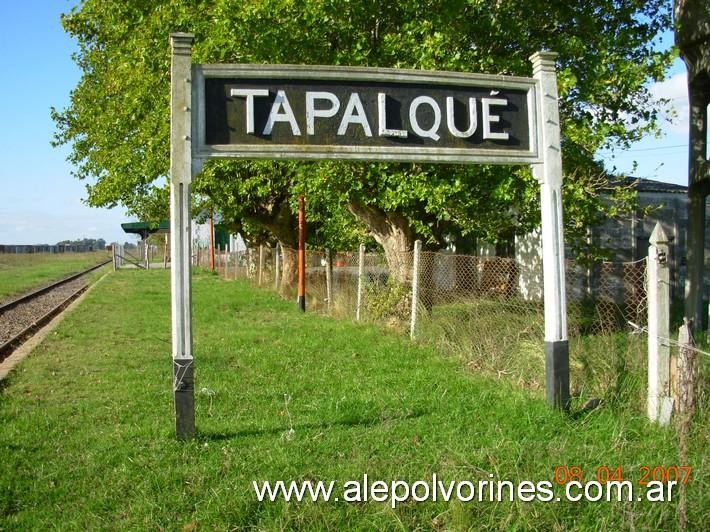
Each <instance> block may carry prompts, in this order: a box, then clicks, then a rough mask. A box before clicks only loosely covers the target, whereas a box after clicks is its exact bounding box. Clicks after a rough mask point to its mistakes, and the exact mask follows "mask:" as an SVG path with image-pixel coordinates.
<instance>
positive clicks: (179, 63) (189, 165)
mask: <svg viewBox="0 0 710 532" xmlns="http://www.w3.org/2000/svg"><path fill="white" fill-rule="evenodd" d="M192 40H193V36H192V35H190V34H186V33H173V34H171V35H170V44H171V48H172V61H171V67H170V238H171V244H172V245H171V248H172V251H173V264H172V268H171V269H170V288H171V295H172V297H171V320H172V356H173V391H174V394H175V433H176V436H177V438H178V439H186V438H192V437H193V436H194V435H195V400H194V376H193V373H194V364H193V359H192V286H191V277H190V183H191V182H192V175H193V172H194V171H195V168H196V166H195V165H194V164H193V160H192V144H191V140H190V139H191V138H192V124H191V122H192V117H191V116H190V109H191V107H192V82H191V78H192V75H191V70H192Z"/></svg>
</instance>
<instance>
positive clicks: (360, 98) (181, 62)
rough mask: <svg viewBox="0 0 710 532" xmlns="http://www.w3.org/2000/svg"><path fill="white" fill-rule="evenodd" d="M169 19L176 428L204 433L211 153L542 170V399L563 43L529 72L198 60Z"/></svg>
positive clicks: (558, 256) (559, 395)
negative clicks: (198, 236) (199, 225)
mask: <svg viewBox="0 0 710 532" xmlns="http://www.w3.org/2000/svg"><path fill="white" fill-rule="evenodd" d="M192 40H193V36H192V35H190V34H185V33H174V34H171V36H170V42H171V46H172V67H171V101H170V111H171V120H170V210H171V216H170V230H171V247H172V251H173V261H172V270H171V290H172V331H173V332H172V337H173V376H174V392H175V415H176V431H177V437H178V438H189V437H192V436H193V435H194V433H195V413H194V383H193V375H194V362H193V356H192V316H191V282H190V208H189V207H190V183H191V181H192V177H193V176H194V175H196V174H197V173H198V172H199V170H200V168H201V164H202V162H203V161H204V160H205V159H208V158H213V157H217V158H243V159H336V160H363V161H409V162H413V161H421V162H448V163H459V164H476V163H481V164H529V165H532V167H533V171H534V174H535V177H536V178H537V179H538V181H539V182H540V201H541V211H542V242H543V277H544V285H545V286H544V292H545V355H546V356H545V367H546V369H545V371H546V385H547V399H548V402H549V403H550V404H551V405H554V406H556V407H559V408H567V406H568V402H569V360H568V359H569V355H568V347H567V320H566V303H565V266H564V238H563V233H562V198H561V186H562V159H561V150H560V130H559V112H558V104H557V81H556V73H555V64H554V60H555V57H556V54H554V53H550V52H539V53H536V54H535V55H533V56H532V57H531V58H530V59H531V61H532V63H533V72H534V78H517V77H506V76H489V75H480V74H464V73H455V72H423V71H414V70H395V69H373V68H343V67H323V66H310V65H309V66H294V65H277V66H274V65H193V64H192V59H191V57H192V55H191V47H192Z"/></svg>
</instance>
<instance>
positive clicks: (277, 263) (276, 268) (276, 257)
mask: <svg viewBox="0 0 710 532" xmlns="http://www.w3.org/2000/svg"><path fill="white" fill-rule="evenodd" d="M280 262H281V261H279V243H278V242H277V243H276V245H275V246H274V290H276V291H277V292H278V291H279V275H280V273H281V264H280Z"/></svg>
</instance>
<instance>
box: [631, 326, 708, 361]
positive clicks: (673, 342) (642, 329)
mask: <svg viewBox="0 0 710 532" xmlns="http://www.w3.org/2000/svg"><path fill="white" fill-rule="evenodd" d="M627 323H628V324H629V325H631V326H632V327H633V328H634V332H633V334H643V333H646V334H648V327H645V326H641V325H637V324H635V323H634V322H632V321H628V322H627ZM655 336H656V338H657V339H658V340H662V341H664V342H667V343H668V346H669V347H670V346H671V345H672V346H675V347H682V348H683V349H687V350H688V351H694V352H696V353H700V354H701V355H705V356H708V357H710V353H708V352H707V351H703V350H702V349H698V348H697V347H694V346H692V345H688V344H681V343H680V342H678V340H673V339H672V338H666V337H665V336H660V335H658V334H657V335H655Z"/></svg>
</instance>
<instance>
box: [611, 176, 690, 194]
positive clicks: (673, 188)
mask: <svg viewBox="0 0 710 532" xmlns="http://www.w3.org/2000/svg"><path fill="white" fill-rule="evenodd" d="M609 186H610V188H615V187H621V186H625V187H632V188H634V189H635V190H636V191H638V192H656V193H663V194H687V192H688V187H686V186H684V185H676V184H673V183H664V182H662V181H654V180H653V179H642V178H640V177H628V176H626V177H625V176H615V177H613V178H612V179H611V180H610V181H609Z"/></svg>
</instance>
